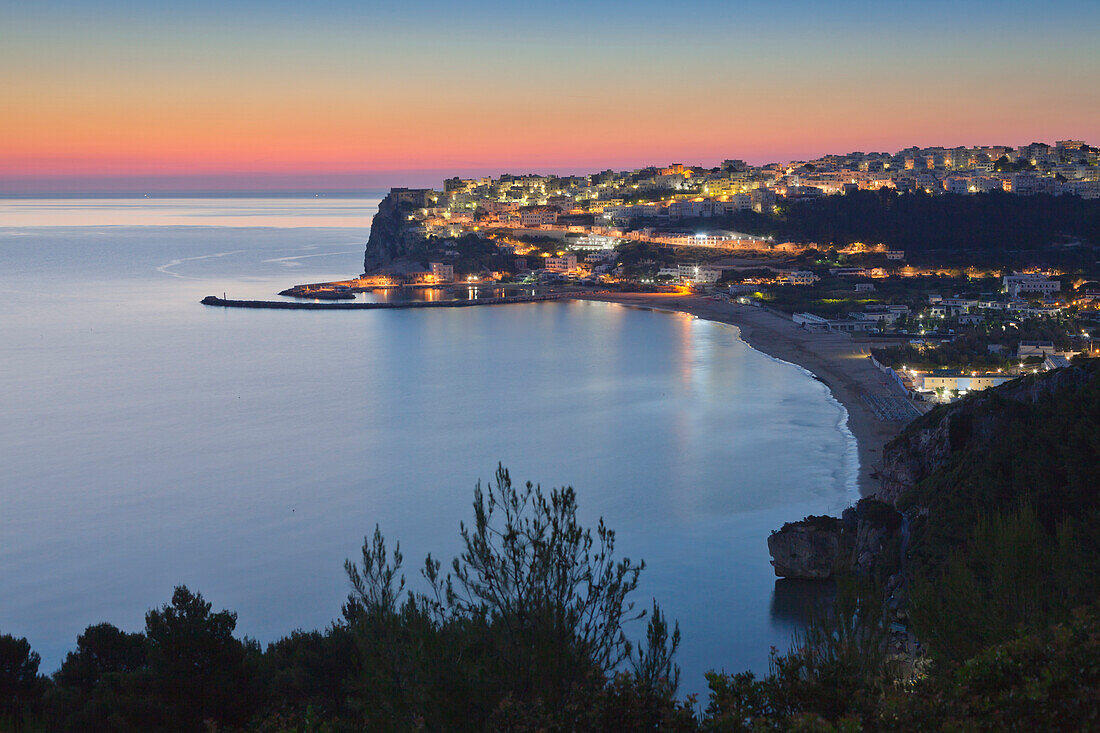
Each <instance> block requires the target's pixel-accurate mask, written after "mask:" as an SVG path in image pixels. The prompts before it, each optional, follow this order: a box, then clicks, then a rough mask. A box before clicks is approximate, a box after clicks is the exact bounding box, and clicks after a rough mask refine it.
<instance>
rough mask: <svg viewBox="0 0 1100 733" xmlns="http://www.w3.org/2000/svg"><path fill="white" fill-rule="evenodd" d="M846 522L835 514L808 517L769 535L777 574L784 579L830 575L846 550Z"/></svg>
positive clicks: (813, 578)
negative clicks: (844, 544)
mask: <svg viewBox="0 0 1100 733" xmlns="http://www.w3.org/2000/svg"><path fill="white" fill-rule="evenodd" d="M843 539H844V522H843V521H841V520H839V519H836V518H835V517H806V518H805V519H803V520H802V521H801V522H788V523H787V524H784V525H783V527H782V528H781V529H779V530H777V531H775V532H772V534H771V536H770V537H768V552H770V553H771V555H772V566H773V567H774V568H775V574H776V575H777V576H779V577H781V578H799V579H802V580H824V579H826V578H831V577H832V576H833V573H834V572H835V571H836V566H837V563H838V562H840V559H841V557H842V556H844V555H845V554H846V553H845V552H844V551H843Z"/></svg>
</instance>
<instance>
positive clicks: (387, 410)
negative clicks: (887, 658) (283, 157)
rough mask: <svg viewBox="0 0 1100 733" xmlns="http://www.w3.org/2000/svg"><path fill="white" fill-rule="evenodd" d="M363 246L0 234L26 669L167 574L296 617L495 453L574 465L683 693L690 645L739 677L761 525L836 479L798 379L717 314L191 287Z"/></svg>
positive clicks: (158, 592)
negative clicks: (300, 296)
mask: <svg viewBox="0 0 1100 733" xmlns="http://www.w3.org/2000/svg"><path fill="white" fill-rule="evenodd" d="M6 205H7V203H5V202H0V221H4V220H5V218H6V217H8V216H9V215H8V214H6V213H4V212H3V211H2V209H3V207H4V206H6ZM19 205H20V206H26V202H20V204H19ZM51 205H53V206H57V207H62V204H57V203H54V204H51ZM187 205H188V206H194V207H197V208H201V207H202V206H204V205H205V204H204V203H202V202H199V203H195V202H190V203H188V204H187ZM299 205H302V204H299ZM241 207H242V208H243V209H248V208H250V207H254V202H252V201H247V202H245V203H243V204H241ZM231 208H232V206H231V205H230V204H229V203H226V202H217V204H216V206H213V209H212V210H214V211H221V212H224V211H226V210H227V209H231ZM70 215H71V214H66V216H70ZM219 215H220V214H219ZM104 216H106V215H104ZM364 240H365V234H364V233H363V232H362V231H360V230H356V229H337V228H324V229H321V228H318V229H286V228H234V229H223V228H213V227H210V228H208V227H178V226H168V227H68V228H53V229H26V228H21V229H0V292H4V293H7V294H13V293H14V294H17V296H18V297H6V298H4V299H3V300H0V323H3V331H4V339H3V341H2V342H0V382H2V383H3V384H4V385H5V388H4V389H3V390H2V391H0V413H2V414H3V415H4V416H5V420H3V421H0V465H3V466H4V478H3V484H2V486H0V498H2V500H3V507H2V511H0V589H2V591H0V630H2V631H3V632H4V633H16V634H17V635H26V636H28V637H29V638H30V640H31V642H32V644H33V645H34V647H35V648H36V650H38V651H39V652H40V653H41V654H42V656H43V659H44V664H43V668H44V670H47V671H49V670H52V669H54V668H55V667H56V665H57V664H58V663H59V662H60V660H61V658H62V656H63V654H64V652H65V651H66V650H67V649H69V648H71V647H72V644H73V643H74V641H75V638H76V635H77V634H78V633H79V632H80V631H81V630H82V629H83V628H84V626H86V625H88V624H90V623H95V622H98V621H103V620H107V621H111V622H113V623H116V624H118V625H121V626H123V627H124V628H127V629H138V628H140V627H141V624H142V617H143V613H144V611H145V610H146V609H147V608H149V607H151V606H154V605H157V604H159V603H163V602H164V601H165V600H166V599H167V598H168V597H169V596H170V593H171V587H172V585H173V584H175V583H180V582H183V583H187V584H189V585H191V586H192V587H194V588H196V589H197V590H200V591H202V592H203V593H205V594H206V595H207V596H208V597H209V599H210V600H211V601H212V602H213V603H215V604H216V605H217V606H218V607H230V608H233V609H235V610H237V611H238V612H239V614H240V626H239V631H240V632H241V633H243V634H249V635H252V636H254V637H257V638H259V639H260V640H262V641H268V640H271V639H273V638H275V637H278V636H281V635H284V634H286V633H288V632H289V631H291V630H293V629H294V628H298V627H301V628H320V627H323V626H324V625H325V624H326V623H328V622H329V621H330V620H331V619H332V618H334V617H335V616H337V615H338V613H339V608H340V603H341V601H342V598H343V595H344V593H345V592H346V587H345V581H344V578H343V575H342V573H343V571H342V562H343V559H344V558H345V557H350V556H353V555H354V554H355V553H356V551H357V550H358V546H359V543H360V542H361V541H362V537H363V535H364V534H366V533H368V532H369V531H371V530H372V529H373V527H374V525H375V523H379V524H380V525H381V526H382V528H383V530H384V531H385V532H386V534H387V535H388V536H389V537H391V538H392V539H395V540H396V539H399V540H400V541H401V543H402V547H403V549H404V550H405V553H406V557H407V558H409V565H410V567H412V566H415V565H416V564H417V563H418V562H419V560H420V558H422V557H423V555H424V554H426V553H428V552H431V553H433V554H434V555H437V556H442V557H450V556H453V554H454V553H455V552H456V551H457V528H458V522H459V520H460V519H466V518H467V517H468V514H469V504H470V499H471V490H472V487H473V484H474V482H475V481H476V480H477V479H478V478H485V477H488V476H489V475H490V474H491V472H492V470H493V468H494V467H495V465H496V462H497V461H498V460H502V461H504V462H505V464H506V465H508V466H510V467H511V468H512V472H513V476H514V477H516V478H518V479H521V480H527V479H531V480H534V481H540V482H542V483H543V485H546V486H549V485H561V484H566V483H568V484H571V485H573V486H575V487H576V488H577V490H578V493H579V498H580V504H581V511H582V514H583V516H584V519H585V521H587V522H594V521H595V519H596V518H597V517H599V516H603V517H604V518H605V519H606V521H607V523H608V525H609V526H610V527H612V528H614V529H616V530H617V532H618V549H619V551H620V552H621V553H623V554H625V555H629V556H630V557H632V558H635V559H638V558H644V559H645V560H646V562H647V565H648V568H647V570H646V572H645V573H644V574H643V585H642V587H641V588H640V590H639V594H638V598H637V600H638V603H639V606H646V605H648V599H649V598H650V597H656V598H657V599H658V600H659V601H660V602H661V604H662V606H663V607H664V608H665V609H666V610H667V611H668V612H669V613H670V615H671V616H672V617H674V618H677V619H679V621H680V623H681V627H682V628H683V632H684V643H683V647H682V652H681V655H680V658H679V661H680V664H681V666H682V667H683V670H684V677H683V679H684V685H685V691H686V692H698V691H701V690H702V688H703V684H704V682H703V679H702V674H703V672H705V671H706V670H707V669H710V668H724V669H726V670H729V671H737V670H741V669H744V668H749V667H751V668H753V669H755V670H756V671H758V672H762V671H765V670H766V668H767V656H768V650H769V647H771V646H773V645H775V646H778V647H780V648H785V647H786V644H787V640H788V639H789V636H790V633H791V630H792V628H794V627H795V626H797V624H798V623H800V617H799V616H798V614H797V613H796V611H795V609H796V606H797V604H795V603H794V602H793V601H791V600H790V598H791V597H792V595H798V593H795V592H792V591H790V587H789V585H788V584H782V583H781V584H779V585H778V586H777V585H776V582H775V579H774V577H773V574H772V572H771V568H770V566H769V564H768V556H767V551H766V545H765V540H766V537H767V534H768V532H769V531H770V530H771V529H773V528H775V527H778V526H779V525H781V524H782V523H783V522H784V521H789V520H791V519H797V518H801V517H802V516H805V515H807V514H821V513H825V512H829V511H836V510H837V509H838V508H840V507H842V506H843V505H844V504H846V503H847V502H848V501H849V500H850V498H851V480H850V477H851V476H852V472H853V470H854V466H852V465H850V464H848V463H845V461H848V460H849V458H848V456H849V451H850V447H851V446H850V436H847V435H845V434H844V433H843V432H842V431H841V430H839V429H838V421H839V420H840V419H841V416H842V412H841V408H840V407H839V406H838V405H837V404H836V403H835V402H832V401H830V399H829V398H828V395H827V392H826V390H825V388H824V387H823V385H821V384H820V383H818V382H816V381H814V380H813V379H811V378H810V377H809V376H807V375H806V374H805V373H803V372H802V371H800V370H799V369H797V368H795V367H793V366H790V365H783V364H778V363H777V362H775V361H773V360H771V359H768V358H767V357H765V356H763V355H761V354H759V353H757V352H755V351H752V350H751V349H749V348H748V347H746V346H745V345H744V344H743V343H742V342H740V341H739V340H737V339H736V331H735V330H734V329H731V328H729V327H725V326H721V325H718V324H712V323H708V322H706V321H701V320H697V319H693V318H690V317H688V316H684V315H680V314H668V313H657V312H647V311H643V310H639V309H633V308H626V307H621V306H615V305H609V304H605V303H544V304H530V305H520V306H505V307H489V308H460V309H438V310H437V309H430V310H427V311H425V310H398V311H348V312H306V311H245V310H233V309H221V308H206V307H203V306H201V305H199V304H198V301H199V299H201V298H202V297H203V296H205V295H209V294H212V293H218V294H220V293H221V292H223V291H226V292H228V294H229V295H230V297H234V296H235V297H247V298H261V299H270V298H272V297H274V294H275V293H276V292H278V291H279V290H282V289H283V288H285V287H287V286H288V285H290V284H293V283H296V282H316V281H323V280H333V279H339V278H342V277H347V276H348V275H349V274H354V273H356V272H358V268H359V266H360V264H361V261H362V242H363V241H364ZM311 255H316V256H311ZM410 575H414V573H410ZM796 590H797V589H796ZM811 590H812V589H811ZM814 592H816V591H814ZM643 632H644V629H643V628H641V627H639V628H636V629H634V632H633V635H634V636H636V637H637V636H640V635H641V634H642V633H643Z"/></svg>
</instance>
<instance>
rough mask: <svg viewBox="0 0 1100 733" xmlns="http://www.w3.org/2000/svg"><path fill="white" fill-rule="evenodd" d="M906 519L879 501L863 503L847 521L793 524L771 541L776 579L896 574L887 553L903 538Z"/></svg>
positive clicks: (818, 519) (891, 556) (807, 520)
mask: <svg viewBox="0 0 1100 733" xmlns="http://www.w3.org/2000/svg"><path fill="white" fill-rule="evenodd" d="M901 525H902V519H901V515H900V514H898V513H897V512H896V511H895V510H894V509H893V508H891V507H890V506H887V505H886V504H883V503H882V502H880V501H878V500H876V499H861V500H860V502H859V503H858V504H856V505H855V506H854V507H849V508H848V509H845V510H844V515H843V518H841V519H836V518H834V517H806V518H805V519H803V520H802V521H800V522H788V523H787V524H784V525H783V527H782V528H781V529H779V530H776V531H775V532H772V534H771V536H770V537H768V552H770V553H771V555H772V566H773V567H774V568H775V574H776V575H777V576H779V577H781V578H798V579H801V580H824V579H826V578H831V577H833V575H834V574H837V573H844V572H848V571H853V570H854V571H856V572H858V573H862V574H871V573H874V572H878V571H884V572H885V573H890V572H893V571H894V570H895V569H896V568H895V563H894V560H895V556H896V553H893V554H891V553H889V552H886V551H885V548H886V547H887V546H888V545H889V544H890V543H891V541H895V540H896V539H897V538H898V532H899V530H900V528H901Z"/></svg>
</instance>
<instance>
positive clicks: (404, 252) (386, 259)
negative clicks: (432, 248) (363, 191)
mask: <svg viewBox="0 0 1100 733" xmlns="http://www.w3.org/2000/svg"><path fill="white" fill-rule="evenodd" d="M410 210H411V206H410V205H408V204H398V202H397V200H396V199H395V198H394V196H393V195H392V194H389V195H387V196H386V197H385V198H384V199H382V201H381V202H379V204H378V213H376V214H375V215H374V220H373V221H372V222H371V225H370V238H369V239H368V240H367V247H366V251H364V253H363V272H364V273H370V272H372V271H375V270H378V269H379V268H381V267H385V266H386V265H388V264H390V263H391V262H393V261H394V260H398V259H401V258H403V257H406V256H408V255H409V254H410V252H411V251H412V249H413V247H415V246H416V245H417V244H418V243H420V242H422V241H423V237H422V236H421V234H420V232H419V231H417V229H416V228H415V227H413V226H410V224H409V221H408V219H407V216H408V212H409V211H410Z"/></svg>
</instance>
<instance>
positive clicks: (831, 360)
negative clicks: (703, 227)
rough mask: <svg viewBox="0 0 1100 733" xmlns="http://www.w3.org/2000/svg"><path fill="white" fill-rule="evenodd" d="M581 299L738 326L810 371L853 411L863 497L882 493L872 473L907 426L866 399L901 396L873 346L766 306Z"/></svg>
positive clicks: (749, 340) (692, 299)
mask: <svg viewBox="0 0 1100 733" xmlns="http://www.w3.org/2000/svg"><path fill="white" fill-rule="evenodd" d="M576 298H577V299H578V300H594V301H600V302H605V303H617V304H619V305H625V306H633V307H638V308H649V309H653V310H668V311H676V312H679V313H686V314H688V315H692V316H695V317H697V318H703V319H705V320H708V321H715V322H718V323H725V324H727V325H731V326H735V327H736V328H737V329H738V331H739V332H740V334H739V336H740V338H741V340H742V341H744V342H745V343H746V344H748V345H749V346H750V347H751V348H753V349H756V350H757V351H760V352H762V353H764V354H767V355H768V356H771V357H773V358H776V359H779V360H781V361H786V362H790V363H792V364H795V365H797V366H799V367H802V368H803V369H805V370H806V371H808V372H810V374H811V375H812V376H813V377H814V378H816V379H817V380H818V381H820V382H821V383H822V384H824V385H825V386H826V387H827V388H828V389H829V391H830V393H831V394H832V396H833V398H834V399H835V400H836V401H837V402H839V403H840V404H841V405H842V406H843V407H844V409H845V411H846V412H847V413H848V430H849V432H851V434H852V435H853V436H854V437H855V440H856V446H857V455H858V459H859V467H858V470H857V474H856V488H857V489H858V492H859V496H860V497H868V496H874V495H875V493H876V492H877V491H878V488H879V481H878V479H877V478H875V476H873V475H872V474H874V473H875V472H876V470H877V468H878V466H879V464H880V462H881V459H882V449H883V447H884V446H885V445H886V444H887V443H889V442H890V441H891V440H893V438H894V437H896V436H897V435H898V433H900V432H901V430H902V428H904V427H905V425H906V423H904V422H898V421H886V420H882V419H881V418H879V417H878V415H876V414H875V412H874V411H873V410H872V409H871V406H870V405H869V404H868V403H867V402H866V401H865V400H864V399H863V396H864V395H867V396H869V397H898V396H899V395H898V393H897V391H896V390H892V389H891V388H890V387H889V386H888V385H887V381H886V377H885V376H884V375H883V374H882V373H881V372H880V371H879V370H878V369H876V368H875V367H874V365H873V364H871V360H870V359H869V358H867V357H868V355H869V354H870V344H869V343H861V342H859V341H856V340H854V339H852V338H851V337H850V336H848V335H847V334H840V333H829V334H811V333H809V332H808V331H806V330H804V329H802V328H799V327H798V326H796V325H795V324H794V323H793V322H792V321H790V320H788V319H785V318H783V317H782V316H779V315H776V314H774V313H772V312H770V311H768V310H765V309H764V308H760V307H757V306H749V305H740V304H738V303H729V302H725V301H719V300H710V299H708V298H701V297H697V296H687V295H680V294H661V293H638V294H632V293H616V294H600V295H594V294H592V295H578V296H576Z"/></svg>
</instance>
